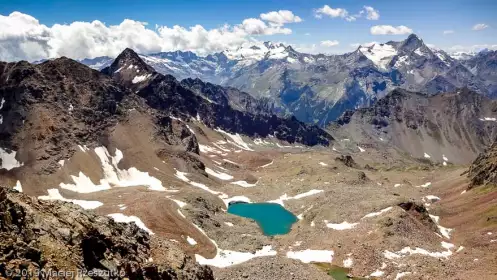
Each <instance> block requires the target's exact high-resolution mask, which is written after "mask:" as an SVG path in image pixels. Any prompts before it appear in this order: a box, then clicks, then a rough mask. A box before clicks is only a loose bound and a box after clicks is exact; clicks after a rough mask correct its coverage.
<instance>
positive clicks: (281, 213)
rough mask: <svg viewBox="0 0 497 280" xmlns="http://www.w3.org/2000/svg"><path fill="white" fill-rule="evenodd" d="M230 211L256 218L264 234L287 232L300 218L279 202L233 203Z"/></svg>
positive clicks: (229, 208)
mask: <svg viewBox="0 0 497 280" xmlns="http://www.w3.org/2000/svg"><path fill="white" fill-rule="evenodd" d="M228 213H230V214H234V215H237V216H240V217H244V218H249V219H252V220H255V221H256V222H257V224H258V225H259V227H260V228H261V230H262V232H263V233H264V235H280V234H287V233H289V232H290V230H291V229H292V224H293V223H295V222H296V221H297V220H298V219H297V217H296V216H295V215H293V213H292V212H290V211H288V210H286V209H285V208H284V207H283V206H281V205H279V204H277V203H233V204H230V205H229V207H228Z"/></svg>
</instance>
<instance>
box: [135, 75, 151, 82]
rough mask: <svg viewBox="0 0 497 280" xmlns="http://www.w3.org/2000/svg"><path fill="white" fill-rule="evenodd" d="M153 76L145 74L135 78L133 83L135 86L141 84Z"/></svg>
mask: <svg viewBox="0 0 497 280" xmlns="http://www.w3.org/2000/svg"><path fill="white" fill-rule="evenodd" d="M151 76H152V74H145V75H140V76H135V77H134V78H133V80H132V81H131V82H132V83H133V84H137V83H141V82H143V81H146V80H148V79H149V78H150V77H151Z"/></svg>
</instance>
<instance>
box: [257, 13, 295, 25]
mask: <svg viewBox="0 0 497 280" xmlns="http://www.w3.org/2000/svg"><path fill="white" fill-rule="evenodd" d="M260 17H261V19H263V20H265V21H268V22H270V23H273V24H276V25H283V24H286V23H293V22H302V19H301V18H300V17H299V16H296V15H294V14H293V12H292V11H288V10H279V11H272V12H269V13H266V14H261V15H260Z"/></svg>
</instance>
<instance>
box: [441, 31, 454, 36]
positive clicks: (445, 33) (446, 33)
mask: <svg viewBox="0 0 497 280" xmlns="http://www.w3.org/2000/svg"><path fill="white" fill-rule="evenodd" d="M443 33H444V35H448V34H454V33H455V31H454V30H444V32H443Z"/></svg>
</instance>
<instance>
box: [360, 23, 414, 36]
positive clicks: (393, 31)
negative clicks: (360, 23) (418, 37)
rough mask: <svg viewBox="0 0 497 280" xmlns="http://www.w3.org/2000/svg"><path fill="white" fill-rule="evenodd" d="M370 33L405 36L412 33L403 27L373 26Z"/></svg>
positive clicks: (409, 29)
mask: <svg viewBox="0 0 497 280" xmlns="http://www.w3.org/2000/svg"><path fill="white" fill-rule="evenodd" d="M370 31H371V34H373V35H405V34H411V33H412V29H411V28H409V27H407V26H404V25H399V26H391V25H375V26H373V27H371V29H370Z"/></svg>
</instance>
